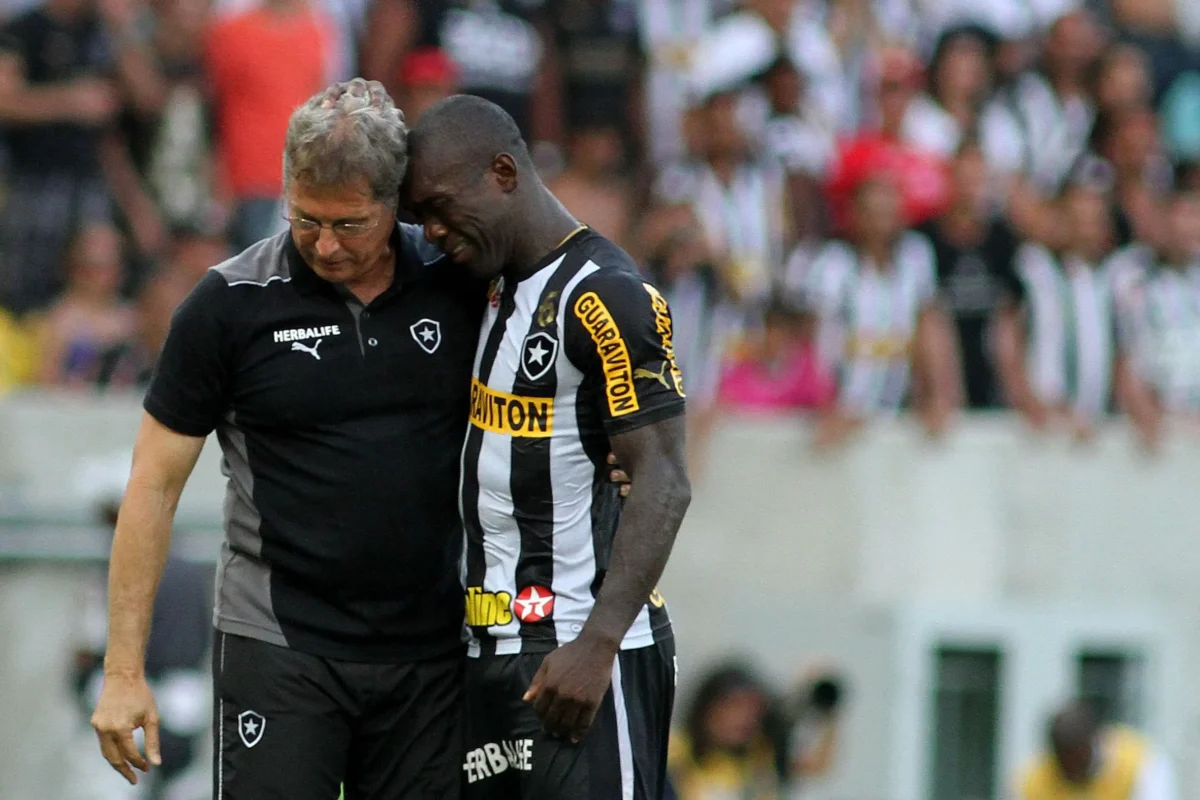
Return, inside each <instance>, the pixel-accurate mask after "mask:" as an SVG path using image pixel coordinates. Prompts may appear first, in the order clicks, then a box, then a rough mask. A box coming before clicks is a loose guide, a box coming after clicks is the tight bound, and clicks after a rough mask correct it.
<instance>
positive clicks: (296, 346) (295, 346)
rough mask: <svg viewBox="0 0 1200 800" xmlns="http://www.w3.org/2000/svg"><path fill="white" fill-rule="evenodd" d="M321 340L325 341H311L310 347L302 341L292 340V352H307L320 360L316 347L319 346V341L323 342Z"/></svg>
mask: <svg viewBox="0 0 1200 800" xmlns="http://www.w3.org/2000/svg"><path fill="white" fill-rule="evenodd" d="M323 341H325V340H324V339H317V340H316V341H315V342H313V343H312V347H309V346H308V345H306V344H305V343H304V342H292V352H293V353H308V354H309V355H310V356H312V357H313V358H315V359H316V360H317V361H320V360H321V354H320V353H318V352H317V348H318V347H320V346H321V342H323Z"/></svg>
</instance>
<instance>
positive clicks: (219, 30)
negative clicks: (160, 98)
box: [205, 0, 330, 250]
mask: <svg viewBox="0 0 1200 800" xmlns="http://www.w3.org/2000/svg"><path fill="white" fill-rule="evenodd" d="M329 47H330V36H329V22H328V20H327V19H326V18H325V17H324V16H323V15H322V14H321V12H320V11H319V9H317V8H315V7H313V6H312V5H311V4H310V3H309V2H308V0H264V2H263V3H262V5H261V6H258V7H255V8H252V9H250V10H248V11H246V12H244V13H241V14H236V15H233V16H230V17H226V18H222V19H219V20H217V21H216V22H215V23H214V24H213V26H212V28H211V30H210V31H209V33H208V38H207V40H206V41H205V66H206V70H207V74H208V80H209V87H210V92H211V97H212V103H213V111H214V113H215V116H216V141H217V150H218V154H219V158H220V161H221V164H220V166H221V171H222V181H223V184H224V188H225V191H227V192H228V194H229V197H230V199H231V201H232V215H231V218H230V230H229V236H230V242H231V244H232V245H233V247H234V249H236V250H242V249H245V248H247V247H249V246H250V245H252V244H254V243H255V242H257V241H258V240H260V239H263V238H265V237H267V236H270V235H271V234H273V233H277V232H279V231H281V230H283V228H284V225H285V223H284V222H283V221H282V219H281V215H282V214H283V208H282V206H281V203H280V196H281V194H282V191H283V184H282V177H281V173H280V169H279V153H280V151H281V150H282V149H283V141H284V137H285V135H286V133H287V122H288V117H289V116H290V115H291V113H292V111H293V110H294V109H295V108H296V107H297V106H300V105H302V104H303V103H304V102H305V100H307V99H308V98H309V97H310V96H311V95H312V94H313V93H314V92H317V91H319V90H320V89H321V87H322V86H324V85H325V64H326V61H325V58H326V56H325V54H326V52H327V50H328V48H329ZM264 53H270V54H271V57H270V58H264V57H263V54H264Z"/></svg>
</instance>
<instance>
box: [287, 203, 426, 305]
mask: <svg viewBox="0 0 1200 800" xmlns="http://www.w3.org/2000/svg"><path fill="white" fill-rule="evenodd" d="M281 235H282V236H285V237H286V238H285V239H284V245H283V253H284V258H286V259H287V266H288V274H289V275H291V277H292V285H293V286H295V287H296V289H297V290H298V291H299V292H301V293H302V294H315V293H316V292H322V291H325V292H333V293H335V294H337V293H338V292H337V287H336V286H334V284H332V283H330V282H329V281H327V280H325V279H324V278H322V277H321V276H320V275H318V274H317V273H315V272H313V269H312V267H310V266H309V265H308V264H307V263H305V261H304V257H303V256H301V255H300V250H299V249H298V248H297V247H296V242H295V241H294V240H293V239H292V234H291V232H290V231H285V232H284V233H283V234H281ZM404 245H405V242H404V235H403V233H402V228H401V227H400V223H399V221H397V222H396V224H395V226H394V227H393V228H392V235H391V236H390V237H388V246H390V247H391V248H392V253H393V254H394V256H395V260H396V266H395V271H394V273H393V275H392V285H391V286H390V287H388V289H387V291H386V292H384V295H386V294H389V293H391V292H394V291H395V290H396V289H398V288H400V287H401V286H403V285H404V284H405V283H408V282H410V281H412V280H413V279H414V278H416V276H417V275H418V274H420V272H421V270H422V268H423V267H424V266H425V265H424V264H423V263H422V262H421V260H420V258H414V257H413V254H412V253H411V252H410V250H409V248H407V247H405V246H404ZM380 296H381V297H382V296H383V295H380Z"/></svg>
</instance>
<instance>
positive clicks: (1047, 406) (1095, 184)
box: [997, 170, 1116, 439]
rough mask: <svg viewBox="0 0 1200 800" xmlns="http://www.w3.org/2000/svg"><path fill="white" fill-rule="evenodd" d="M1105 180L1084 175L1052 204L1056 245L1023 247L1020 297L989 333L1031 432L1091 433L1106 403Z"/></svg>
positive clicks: (1005, 382) (1111, 352)
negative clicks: (1059, 233) (994, 333)
mask: <svg viewBox="0 0 1200 800" xmlns="http://www.w3.org/2000/svg"><path fill="white" fill-rule="evenodd" d="M1111 188H1112V183H1111V176H1109V177H1108V178H1106V177H1105V174H1104V172H1103V171H1100V173H1095V172H1093V171H1092V170H1084V171H1083V172H1082V173H1080V174H1078V175H1076V176H1075V177H1073V178H1072V179H1071V181H1070V182H1069V183H1068V185H1067V188H1066V189H1065V190H1064V191H1063V192H1062V193H1061V197H1060V199H1059V201H1058V202H1057V203H1056V204H1055V206H1053V207H1052V209H1053V212H1054V214H1055V216H1054V217H1053V218H1052V219H1051V220H1049V221H1048V222H1049V227H1051V228H1055V229H1060V230H1062V231H1063V236H1062V237H1061V238H1060V239H1059V241H1058V242H1057V243H1056V244H1057V246H1055V247H1053V248H1052V247H1049V246H1046V245H1040V244H1033V243H1026V244H1025V245H1023V246H1022V247H1021V249H1020V250H1019V251H1018V253H1017V260H1016V270H1017V274H1018V276H1019V278H1020V280H1021V282H1022V284H1023V285H1024V287H1025V290H1024V298H1023V300H1022V302H1021V303H1020V304H1019V306H1018V307H1017V308H1016V309H1015V312H1014V313H1012V314H1008V315H1005V316H1003V317H1002V318H1001V320H1000V322H999V325H998V328H997V356H998V363H999V367H1000V380H1001V384H1002V386H1003V387H1004V391H1005V395H1006V397H1007V398H1008V401H1009V403H1010V404H1012V405H1013V406H1015V407H1016V408H1017V410H1019V411H1020V412H1021V413H1022V414H1023V415H1024V416H1025V418H1026V420H1027V421H1028V422H1029V423H1030V424H1031V425H1032V426H1033V427H1034V428H1035V429H1038V430H1043V429H1047V428H1051V429H1063V428H1065V429H1067V430H1068V431H1070V432H1071V434H1072V435H1073V436H1075V437H1076V438H1078V439H1087V438H1089V437H1090V436H1091V433H1092V431H1093V429H1094V425H1095V423H1096V420H1097V419H1098V418H1099V417H1101V416H1102V415H1104V414H1106V413H1107V412H1108V410H1109V407H1110V402H1111V398H1112V379H1113V361H1114V357H1115V354H1116V337H1115V331H1114V327H1115V326H1114V316H1113V301H1112V294H1113V292H1112V272H1111V270H1110V269H1109V266H1110V265H1108V264H1106V259H1107V257H1108V255H1109V253H1110V252H1111V250H1112V245H1113V225H1112V217H1111V215H1110V213H1109V202H1110V193H1111Z"/></svg>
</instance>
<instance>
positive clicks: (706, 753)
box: [669, 662, 843, 800]
mask: <svg viewBox="0 0 1200 800" xmlns="http://www.w3.org/2000/svg"><path fill="white" fill-rule="evenodd" d="M842 695H843V688H842V682H841V679H840V678H839V677H837V676H835V675H834V674H832V673H830V672H828V671H825V670H809V671H808V672H807V673H806V675H805V676H804V677H803V678H802V679H801V681H800V682H799V684H798V686H797V687H796V689H795V691H794V693H793V697H792V698H790V699H786V700H780V699H778V698H776V697H775V696H774V695H773V693H772V692H771V691H770V690H769V689H768V688H767V687H766V685H765V684H764V683H763V681H762V680H761V679H759V678H758V677H757V676H756V675H755V674H754V672H753V671H752V670H751V669H750V668H749V667H747V666H745V665H743V664H740V663H736V662H734V663H727V664H721V665H717V666H715V667H713V668H712V669H711V671H710V672H708V673H707V674H706V675H705V676H704V677H702V678H701V680H700V682H699V684H698V686H697V689H696V692H695V694H694V696H693V699H692V702H691V705H690V706H689V708H688V711H687V713H686V716H685V717H684V727H683V729H682V730H680V731H677V732H676V733H675V734H674V735H673V736H672V737H671V753H670V759H669V764H670V775H671V783H672V786H673V787H674V790H675V797H676V798H678V800H782V799H783V798H785V797H788V796H789V792H790V791H792V790H794V789H795V788H796V787H797V786H798V785H799V784H801V783H803V782H804V781H806V780H808V779H811V778H816V777H819V776H821V775H824V774H825V773H826V772H827V771H828V770H829V767H830V765H831V764H832V763H833V758H834V755H835V753H836V749H837V727H838V718H839V712H840V708H841V706H842Z"/></svg>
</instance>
